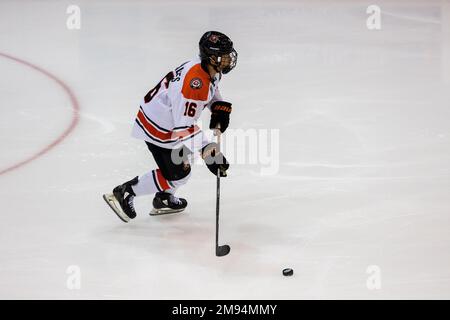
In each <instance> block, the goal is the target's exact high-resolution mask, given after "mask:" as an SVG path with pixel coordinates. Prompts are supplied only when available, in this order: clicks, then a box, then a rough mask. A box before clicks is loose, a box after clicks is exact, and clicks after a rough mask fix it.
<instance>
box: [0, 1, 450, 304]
mask: <svg viewBox="0 0 450 320" xmlns="http://www.w3.org/2000/svg"><path fill="white" fill-rule="evenodd" d="M70 4H73V1H5V0H3V1H1V2H0V52H3V53H8V54H11V55H13V56H16V57H19V58H21V59H24V60H27V61H29V62H32V63H35V64H36V65H38V66H40V67H42V68H44V69H46V70H48V71H49V72H51V73H53V74H55V75H56V76H58V77H59V78H60V79H62V80H63V81H65V82H66V83H67V84H68V86H69V87H70V88H71V89H72V90H73V92H74V93H75V95H76V96H77V98H78V101H79V104H80V109H81V111H80V122H79V125H78V126H77V127H76V129H75V131H74V132H72V134H71V135H70V136H69V137H68V138H67V139H65V140H64V141H63V142H62V143H61V144H59V145H58V146H57V147H55V148H54V149H53V150H51V151H50V152H49V153H47V154H45V155H44V156H42V157H40V158H39V159H38V160H36V161H33V162H31V163H30V164H28V165H26V166H23V167H21V168H19V169H17V170H15V171H11V172H8V173H6V174H3V175H1V176H0V195H1V200H2V201H1V210H0V215H1V219H0V298H8V299H11V298H32V299H43V298H62V299H80V298H88V299H107V298H113V299H116V298H124V299H131V298H138V299H141V298H148V299H201V298H202V299H213V298H215V299H231V298H236V299H240V298H248V299H251V298H255V299H300V298H313V299H315V298H345V299H347V298H369V299H380V298H388V299H391V298H447V299H449V298H450V232H449V231H450V93H449V92H450V90H449V89H450V4H449V2H448V1H438V0H433V1H425V0H424V1H418V0H416V1H386V0H385V1H377V4H378V5H379V6H380V7H381V9H382V15H381V18H382V21H381V26H382V28H381V30H378V31H370V30H368V29H367V28H366V19H367V17H368V14H367V13H366V8H367V7H368V6H369V5H371V4H373V1H364V0H362V1H335V2H333V1H312V0H311V1H273V2H271V1H220V2H219V1H217V2H215V1H204V2H202V1H177V2H175V1H167V0H164V1H161V2H157V1H135V2H133V1H109V2H106V1H95V2H94V1H77V4H78V5H79V6H80V8H81V29H80V30H68V29H67V28H66V19H67V17H68V14H67V13H66V9H67V7H68V6H69V5H70ZM208 29H218V30H221V31H223V32H224V33H226V34H229V35H230V36H231V37H232V39H233V40H234V42H235V47H236V48H237V50H238V52H239V61H238V66H237V68H236V69H235V70H233V71H232V72H231V73H230V74H229V75H227V76H225V78H224V79H223V81H222V84H221V90H222V95H223V96H224V98H226V99H228V100H230V101H232V102H233V105H234V109H233V114H232V122H231V126H230V129H238V128H243V129H249V128H251V129H258V130H260V131H259V132H262V131H264V130H268V129H279V134H280V142H279V148H280V152H279V163H280V167H279V170H278V172H277V173H276V174H274V175H268V176H263V175H261V174H260V172H261V168H262V167H263V166H262V165H258V164H253V165H242V164H234V165H233V166H232V168H231V170H230V176H229V178H227V179H224V180H223V182H222V203H221V204H222V206H221V234H220V236H221V243H228V244H229V245H230V246H231V248H232V251H231V253H230V254H229V255H228V256H226V257H223V258H217V257H215V256H214V226H215V207H214V206H215V179H214V177H213V176H212V175H211V174H210V173H209V171H208V170H207V169H206V168H205V167H203V166H200V165H198V166H197V165H196V166H194V169H193V176H192V178H191V180H190V181H189V183H188V185H186V186H185V187H183V188H182V189H180V191H179V194H180V195H181V196H183V197H186V198H187V199H188V201H189V207H188V209H187V210H186V212H185V213H184V214H182V215H178V216H172V217H149V216H148V214H147V213H148V211H149V210H150V207H151V199H152V197H144V198H140V199H137V202H136V207H137V210H138V213H139V216H138V217H137V218H136V219H135V220H134V221H132V223H129V224H124V223H122V222H121V221H120V220H119V219H118V218H117V217H115V216H114V215H113V213H112V212H111V210H110V209H109V208H108V207H107V206H106V204H105V203H104V201H103V199H102V197H101V195H102V193H104V192H107V191H110V190H111V189H112V188H113V187H114V186H116V185H117V184H120V183H122V182H124V181H126V180H127V179H130V178H132V177H134V176H136V175H139V174H142V173H145V172H146V171H148V170H150V169H153V168H154V166H155V163H154V161H153V159H152V158H151V156H150V154H149V153H148V151H147V150H146V148H145V145H144V144H143V143H142V142H141V141H138V140H135V139H133V138H131V137H130V130H131V126H132V123H133V119H134V116H135V114H136V112H137V108H138V103H139V100H140V99H141V98H142V96H143V95H144V94H145V93H146V92H147V91H148V90H149V89H150V88H151V87H153V86H154V85H155V84H156V83H157V82H158V81H159V80H160V79H161V78H162V77H163V76H164V75H165V74H166V73H167V72H168V71H169V70H170V69H172V68H174V67H176V66H177V65H179V64H181V63H182V62H184V61H186V60H187V59H190V58H191V57H192V56H193V55H195V54H196V52H197V42H198V39H199V37H200V35H201V34H202V33H203V32H204V31H206V30H208ZM71 114H72V113H71V104H70V100H69V98H68V96H67V95H66V94H65V93H64V91H63V90H61V87H59V86H58V85H57V84H56V83H55V82H54V81H52V80H50V79H48V78H47V77H45V76H43V75H42V74H39V73H37V72H35V71H33V70H32V69H30V68H29V67H27V66H24V65H21V64H17V63H15V62H13V61H11V60H8V59H5V58H4V57H1V56H0V150H1V153H0V171H1V170H2V169H5V168H7V167H9V166H11V165H13V164H15V163H17V162H19V161H21V160H23V159H24V158H26V157H27V156H28V155H32V154H34V153H36V152H38V151H39V150H40V149H41V148H42V147H45V146H46V145H47V144H48V143H49V142H50V141H52V139H53V138H54V137H56V136H57V135H59V134H61V133H62V131H63V130H64V129H65V128H66V127H67V126H68V124H69V123H70V121H71ZM203 119H204V121H203V123H204V124H207V120H208V118H207V115H206V114H205V115H204V116H203ZM230 132H231V131H230ZM225 139H226V138H225ZM71 265H76V266H79V268H80V270H81V288H80V289H79V290H70V289H68V287H67V281H68V277H69V276H70V275H69V274H67V269H68V267H69V266H71ZM372 265H375V266H378V267H379V269H380V270H381V288H380V289H379V290H369V289H368V288H367V286H366V282H367V279H368V278H369V276H370V275H369V274H368V273H366V271H367V268H368V267H369V266H372ZM284 267H291V268H293V269H294V271H295V275H294V276H293V277H291V278H285V277H283V276H282V275H281V270H282V269H283V268H284Z"/></svg>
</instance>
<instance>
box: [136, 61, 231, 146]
mask: <svg viewBox="0 0 450 320" xmlns="http://www.w3.org/2000/svg"><path fill="white" fill-rule="evenodd" d="M200 62H201V61H200V58H195V59H193V60H191V61H188V62H186V63H184V64H182V65H181V66H179V67H178V68H176V69H175V70H174V71H171V72H169V73H168V74H167V75H166V76H165V77H164V79H162V80H161V81H160V82H159V83H158V84H157V85H156V87H155V88H153V89H152V90H150V91H149V92H148V93H147V95H146V96H145V97H144V99H143V100H142V102H141V105H140V108H139V112H138V114H137V117H136V121H135V124H134V127H133V132H132V135H133V136H134V137H135V138H138V139H143V140H145V141H148V142H150V143H153V144H155V145H157V146H160V147H163V148H167V149H175V148H180V147H182V145H185V146H186V147H187V148H189V150H191V151H192V152H194V151H197V150H199V149H201V148H202V147H204V146H205V145H206V144H208V143H209V140H208V138H207V137H206V135H205V134H204V133H203V131H202V130H201V129H200V128H199V127H198V126H197V125H196V121H197V120H198V119H199V118H200V115H201V113H202V111H203V109H204V108H206V107H208V108H209V107H210V106H211V104H212V103H213V102H214V101H218V100H222V98H221V96H220V93H219V89H218V84H219V81H220V77H221V74H220V73H217V74H216V76H215V78H214V79H211V78H210V76H209V74H208V72H206V71H205V70H203V68H202V67H201V64H200Z"/></svg>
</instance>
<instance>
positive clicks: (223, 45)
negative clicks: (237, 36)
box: [199, 31, 238, 74]
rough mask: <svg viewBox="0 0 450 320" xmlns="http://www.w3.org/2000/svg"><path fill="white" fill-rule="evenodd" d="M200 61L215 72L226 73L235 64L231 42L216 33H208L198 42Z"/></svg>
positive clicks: (234, 52) (219, 33) (234, 54)
mask: <svg viewBox="0 0 450 320" xmlns="http://www.w3.org/2000/svg"><path fill="white" fill-rule="evenodd" d="M199 48H200V59H201V60H202V63H208V64H210V65H212V66H213V67H214V69H215V70H216V71H217V72H222V73H225V74H226V73H228V72H230V71H231V70H232V69H233V68H234V67H235V66H236V63H237V56H238V54H237V52H236V50H234V48H233V41H231V39H230V38H228V37H227V36H226V35H224V34H223V33H221V32H218V31H208V32H206V33H205V34H204V35H203V36H202V37H201V38H200V42H199Z"/></svg>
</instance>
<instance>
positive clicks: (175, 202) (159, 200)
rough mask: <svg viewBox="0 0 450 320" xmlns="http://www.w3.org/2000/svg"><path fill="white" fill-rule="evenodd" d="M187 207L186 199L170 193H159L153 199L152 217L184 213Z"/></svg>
mask: <svg viewBox="0 0 450 320" xmlns="http://www.w3.org/2000/svg"><path fill="white" fill-rule="evenodd" d="M186 206H187V201H186V199H183V198H177V197H175V196H174V195H173V194H171V193H168V192H157V193H156V194H155V198H154V199H153V210H152V211H151V212H150V215H151V216H158V215H163V214H172V213H177V212H182V211H183V210H184V209H185V208H186Z"/></svg>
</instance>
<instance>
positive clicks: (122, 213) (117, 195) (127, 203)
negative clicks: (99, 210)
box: [103, 177, 138, 222]
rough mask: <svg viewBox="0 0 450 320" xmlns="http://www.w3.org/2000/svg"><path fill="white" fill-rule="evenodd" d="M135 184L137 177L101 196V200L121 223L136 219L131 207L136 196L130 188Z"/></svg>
mask: <svg viewBox="0 0 450 320" xmlns="http://www.w3.org/2000/svg"><path fill="white" fill-rule="evenodd" d="M137 182H138V177H136V178H134V179H132V180H130V181H128V182H125V183H124V184H122V185H120V186H117V187H115V188H114V190H113V192H112V193H109V194H104V195H103V199H104V200H105V201H106V203H107V204H108V205H109V206H110V207H111V209H112V210H113V211H114V212H115V213H116V214H117V216H118V217H119V218H120V220H122V221H123V222H129V221H130V220H131V219H134V218H135V217H136V211H135V210H134V205H133V200H134V197H135V196H136V194H135V193H134V191H133V189H132V188H131V186H132V185H135V184H137Z"/></svg>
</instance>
